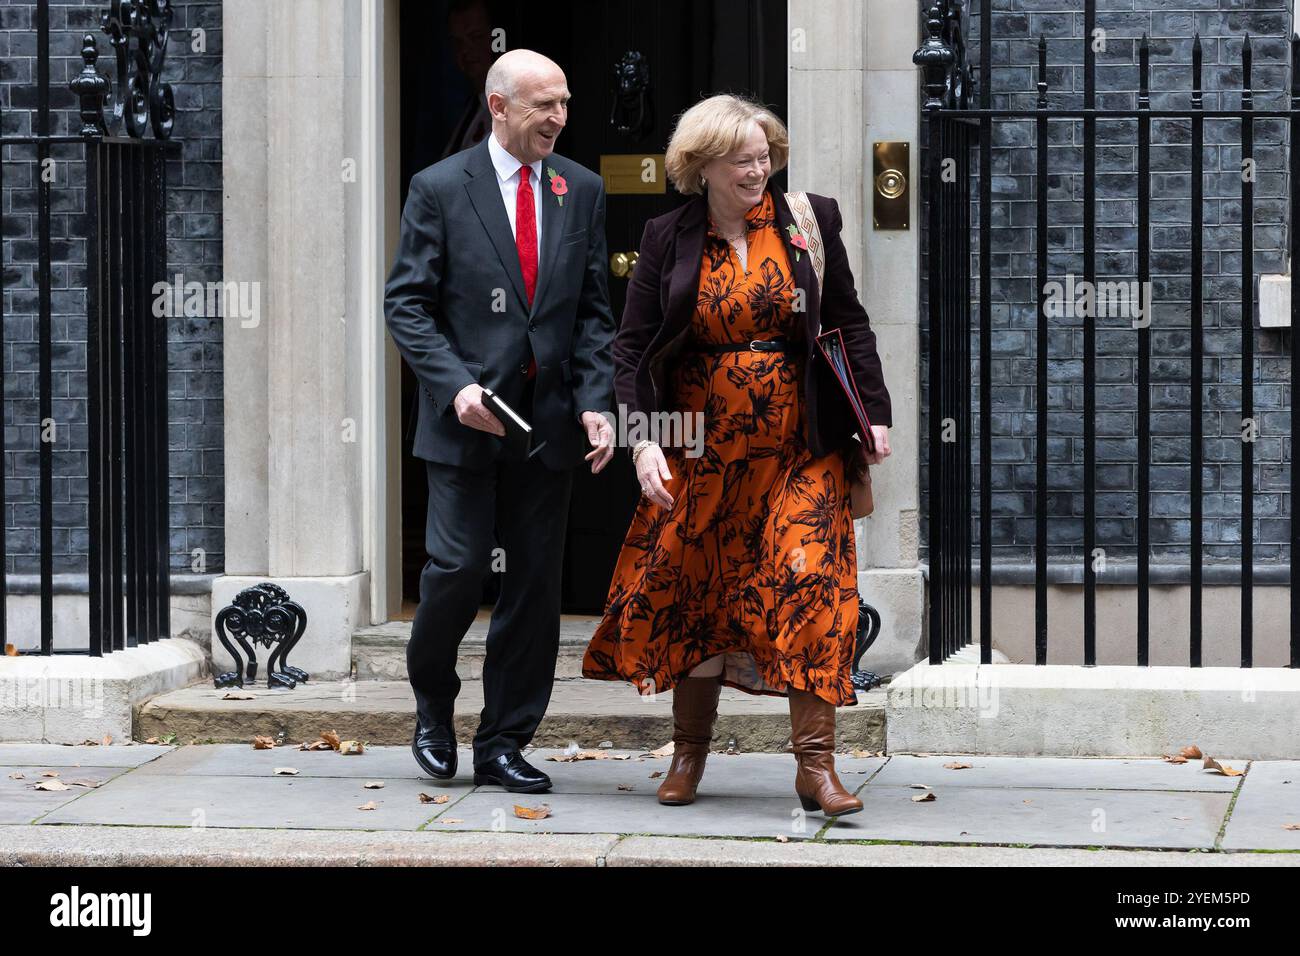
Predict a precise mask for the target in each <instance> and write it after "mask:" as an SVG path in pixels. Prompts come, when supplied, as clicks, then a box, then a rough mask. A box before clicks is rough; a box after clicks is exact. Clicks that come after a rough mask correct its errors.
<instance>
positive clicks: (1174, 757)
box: [1161, 754, 1187, 763]
mask: <svg viewBox="0 0 1300 956" xmlns="http://www.w3.org/2000/svg"><path fill="white" fill-rule="evenodd" d="M1161 759H1162V760H1164V762H1165V763H1187V758H1186V757H1184V756H1183V755H1182V754H1165V755H1164V757H1162V758H1161Z"/></svg>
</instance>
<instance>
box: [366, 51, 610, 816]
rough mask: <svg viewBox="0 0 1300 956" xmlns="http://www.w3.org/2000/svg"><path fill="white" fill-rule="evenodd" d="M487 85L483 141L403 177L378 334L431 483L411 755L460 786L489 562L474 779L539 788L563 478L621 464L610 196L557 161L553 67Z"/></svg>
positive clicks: (505, 72) (528, 64)
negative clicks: (468, 679) (517, 432)
mask: <svg viewBox="0 0 1300 956" xmlns="http://www.w3.org/2000/svg"><path fill="white" fill-rule="evenodd" d="M485 90H486V94H487V102H488V108H489V109H490V110H491V113H492V134H491V135H490V136H489V137H487V139H486V140H485V141H484V142H482V143H481V144H479V145H478V146H475V147H473V148H472V149H469V150H466V151H464V152H461V153H458V154H456V155H454V156H452V157H450V158H448V159H445V160H442V161H441V162H438V163H435V164H434V165H432V166H430V167H428V168H427V169H425V170H422V171H421V172H419V173H417V174H416V175H415V176H414V177H413V178H412V179H411V185H410V192H409V195H408V196H407V199H406V207H405V210H404V211H403V214H402V227H401V237H400V240H399V243H398V248H397V254H396V259H395V261H394V263H393V267H392V270H391V272H390V274H389V277H388V282H387V285H386V288H385V302H384V307H385V314H386V319H387V324H388V330H389V334H390V335H391V336H392V338H393V341H394V342H395V343H396V344H397V348H398V351H399V352H400V353H401V355H402V357H403V358H404V359H405V360H406V361H407V363H408V364H409V365H410V366H411V369H412V371H413V372H414V373H415V376H416V378H417V379H418V380H419V383H420V386H421V395H420V406H419V413H418V425H417V427H416V432H415V441H414V446H413V452H414V454H415V455H416V456H418V457H420V458H423V459H425V461H426V467H427V471H428V481H429V510H428V522H427V530H426V543H425V547H426V549H427V551H428V554H429V560H428V562H427V563H426V564H425V566H424V570H423V572H422V573H421V576H420V603H419V606H418V608H417V609H416V613H415V620H414V622H413V624H412V628H411V640H410V643H409V645H408V646H407V655H406V661H407V671H408V674H409V677H410V681H411V686H412V688H413V689H414V691H415V700H416V717H417V721H416V728H415V736H414V739H413V741H412V750H413V752H414V754H415V759H416V761H417V763H418V764H419V765H420V766H421V767H422V768H423V769H424V770H425V772H426V773H428V774H430V775H431V776H433V777H437V778H440V779H449V778H451V777H453V776H454V775H455V773H456V762H457V758H456V736H455V731H454V727H453V709H454V704H455V700H456V695H457V694H458V693H459V690H460V680H459V679H458V678H457V676H456V657H457V650H458V648H459V646H460V642H461V640H462V638H463V637H464V635H465V632H466V631H467V630H468V628H469V626H470V624H471V622H472V621H473V620H474V616H475V614H476V613H477V611H478V606H479V597H480V595H481V593H482V587H483V579H484V576H485V575H486V574H487V573H488V571H489V568H490V567H491V565H492V563H493V560H494V558H501V559H503V560H504V565H505V570H504V575H503V579H502V586H501V595H500V597H499V599H498V600H497V604H496V607H495V608H494V610H493V613H492V620H491V624H490V625H489V628H488V636H487V656H486V659H485V662H484V666H483V695H484V707H483V712H482V717H481V720H480V724H479V728H478V733H477V734H476V735H475V737H474V744H473V745H474V782H475V784H498V785H500V786H502V787H505V788H506V789H507V790H510V791H514V792H523V793H533V792H541V791H544V790H548V789H549V788H550V786H551V781H550V778H549V777H547V775H546V774H545V773H543V772H541V771H540V770H538V769H537V768H535V767H533V766H531V765H530V764H529V763H528V762H527V761H525V760H524V759H523V756H522V754H521V751H522V750H523V748H525V747H526V746H527V745H528V743H529V742H530V741H531V740H532V737H533V734H534V733H535V731H536V729H537V725H538V723H539V722H540V721H541V719H542V715H543V714H544V713H545V711H546V707H547V705H548V703H549V702H550V696H551V686H552V682H553V680H554V677H555V660H556V654H557V652H558V647H559V630H560V570H561V558H562V554H563V548H564V535H565V524H566V521H567V518H568V513H569V496H570V489H571V485H572V471H573V468H574V467H576V466H577V465H579V464H580V463H581V462H582V461H583V460H584V452H586V454H585V460H586V461H588V462H590V464H591V470H592V471H593V472H599V471H600V470H602V469H603V468H604V467H605V465H606V464H607V463H608V462H609V461H610V459H611V458H612V457H613V453H614V452H613V443H614V430H613V426H612V425H611V424H610V422H609V420H608V418H606V417H605V415H603V414H601V412H602V411H604V410H607V409H608V408H609V407H610V404H611V390H612V359H611V344H612V341H613V337H614V319H613V315H612V314H611V312H610V307H609V291H608V288H607V283H606V278H605V271H606V269H605V193H604V186H603V183H602V181H601V179H600V177H599V176H597V175H596V174H595V173H593V172H591V171H590V170H588V169H585V168H583V167H582V166H580V165H578V164H577V163H575V162H573V161H572V160H569V159H566V158H564V157H563V156H560V155H559V154H558V153H555V152H554V149H555V140H556V138H557V137H558V136H559V135H560V132H561V131H562V130H563V129H564V126H565V122H566V120H567V118H568V103H569V88H568V83H567V81H566V80H565V76H564V72H563V71H562V70H561V69H560V67H559V66H558V65H556V64H555V63H554V62H552V61H551V60H549V59H547V58H546V57H544V56H541V55H540V54H537V53H534V52H532V51H529V50H512V51H510V52H509V53H506V54H504V55H503V56H501V57H500V58H499V59H498V60H497V61H496V62H495V63H494V64H493V65H492V68H491V69H490V70H489V71H488V75H487V79H486V81H485ZM485 386H486V387H487V388H490V389H491V390H493V391H494V392H495V393H497V394H498V395H499V396H500V397H501V398H502V399H503V400H504V401H505V402H506V403H507V405H509V406H510V407H511V408H512V409H515V410H518V412H519V413H520V414H521V416H522V417H523V418H525V419H526V420H527V421H528V422H530V423H531V425H532V426H533V432H534V436H533V447H534V449H535V453H533V454H529V453H528V452H526V451H522V450H520V449H518V447H517V446H516V445H514V444H507V443H504V442H502V441H501V440H500V437H501V436H503V435H504V434H505V429H504V427H503V426H502V424H501V422H500V420H499V419H498V418H497V417H496V415H494V414H493V413H492V411H490V410H489V407H488V406H487V405H485V404H484V398H483V389H484V387H485ZM587 449H590V450H587ZM494 530H495V532H496V536H497V539H498V540H499V541H500V544H501V546H502V550H503V552H504V553H503V554H501V555H494V554H493V553H492V552H493V545H494V540H493V532H494Z"/></svg>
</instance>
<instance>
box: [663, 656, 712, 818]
mask: <svg viewBox="0 0 1300 956" xmlns="http://www.w3.org/2000/svg"><path fill="white" fill-rule="evenodd" d="M721 691H722V682H721V681H720V680H719V679H718V678H716V677H686V678H683V679H682V681H681V683H679V684H678V685H677V686H676V687H674V688H673V762H672V765H671V766H670V767H669V768H668V776H667V777H666V778H664V782H663V783H661V784H660V785H659V802H660V803H662V804H666V805H667V806H673V807H676V806H683V805H685V804H688V803H693V802H694V801H695V788H696V787H698V786H699V784H700V777H701V776H702V775H703V774H704V761H705V759H706V758H707V757H708V755H709V743H710V741H712V740H713V721H714V718H716V717H717V716H718V696H719V694H720V693H721Z"/></svg>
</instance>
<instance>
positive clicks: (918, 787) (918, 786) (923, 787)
mask: <svg viewBox="0 0 1300 956" xmlns="http://www.w3.org/2000/svg"><path fill="white" fill-rule="evenodd" d="M908 786H909V787H911V788H912V789H913V790H929V789H930V788H929V787H928V786H927V785H926V784H924V783H912V784H908Z"/></svg>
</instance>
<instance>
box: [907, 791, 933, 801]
mask: <svg viewBox="0 0 1300 956" xmlns="http://www.w3.org/2000/svg"><path fill="white" fill-rule="evenodd" d="M933 799H935V796H934V793H933V792H931V793H918V794H917V795H916V796H914V797H913V798H912V802H913V803H929V802H930V801H931V800H933Z"/></svg>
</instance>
